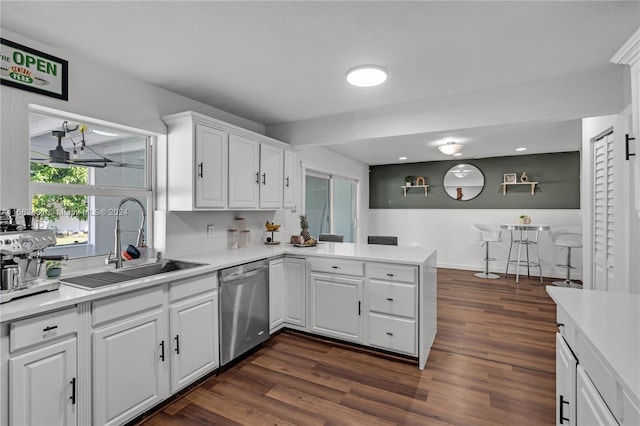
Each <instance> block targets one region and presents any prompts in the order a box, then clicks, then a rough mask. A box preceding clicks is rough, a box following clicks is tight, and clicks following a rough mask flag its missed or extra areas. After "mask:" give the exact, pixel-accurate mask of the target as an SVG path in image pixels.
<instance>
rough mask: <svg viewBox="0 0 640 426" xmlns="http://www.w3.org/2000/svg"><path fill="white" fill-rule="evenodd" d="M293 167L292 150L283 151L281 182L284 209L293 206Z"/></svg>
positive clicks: (294, 164)
mask: <svg viewBox="0 0 640 426" xmlns="http://www.w3.org/2000/svg"><path fill="white" fill-rule="evenodd" d="M295 168H296V154H295V153H294V152H293V151H285V152H284V176H283V182H282V184H283V185H284V191H283V198H282V207H284V208H285V209H292V208H294V207H295V199H294V194H295V193H294V191H295V189H294V188H295V186H294V183H295V179H294V173H295Z"/></svg>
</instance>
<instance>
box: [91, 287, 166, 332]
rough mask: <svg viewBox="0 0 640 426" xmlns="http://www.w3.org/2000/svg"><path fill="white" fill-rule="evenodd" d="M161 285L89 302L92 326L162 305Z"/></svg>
mask: <svg viewBox="0 0 640 426" xmlns="http://www.w3.org/2000/svg"><path fill="white" fill-rule="evenodd" d="M162 289H163V286H158V287H153V288H150V289H145V290H140V291H134V292H131V293H125V294H122V295H120V296H115V297H110V298H107V299H102V300H98V301H97V302H93V303H92V304H91V313H92V316H91V319H92V325H93V326H94V327H98V326H101V325H103V324H105V323H108V322H111V321H114V320H116V319H119V318H123V317H127V316H130V315H133V314H136V313H138V312H144V311H148V310H150V309H153V308H155V307H158V306H162V305H163V295H162Z"/></svg>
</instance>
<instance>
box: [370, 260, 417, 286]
mask: <svg viewBox="0 0 640 426" xmlns="http://www.w3.org/2000/svg"><path fill="white" fill-rule="evenodd" d="M369 277H371V278H375V279H379V280H386V281H399V282H405V283H417V282H418V268H417V267H416V266H405V265H392V264H388V263H370V264H369Z"/></svg>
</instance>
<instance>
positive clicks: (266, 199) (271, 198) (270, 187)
mask: <svg viewBox="0 0 640 426" xmlns="http://www.w3.org/2000/svg"><path fill="white" fill-rule="evenodd" d="M283 156H284V152H283V150H282V149H280V148H276V147H273V146H270V145H266V144H262V145H261V146H260V208H262V209H280V208H282V196H283V191H282V173H283V169H282V163H283Z"/></svg>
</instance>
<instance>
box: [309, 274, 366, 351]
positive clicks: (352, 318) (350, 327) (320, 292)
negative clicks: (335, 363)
mask: <svg viewBox="0 0 640 426" xmlns="http://www.w3.org/2000/svg"><path fill="white" fill-rule="evenodd" d="M310 278H311V282H310V288H311V301H310V306H311V312H310V320H311V326H310V331H312V332H314V333H318V334H323V335H325V336H331V337H336V338H339V339H344V340H349V341H352V342H357V343H361V342H362V324H363V320H362V318H363V316H362V309H363V308H362V290H363V284H364V283H363V280H360V279H354V278H346V277H342V276H337V275H325V274H318V273H313V272H312V273H311V274H310Z"/></svg>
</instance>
